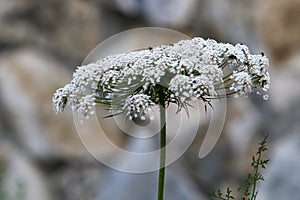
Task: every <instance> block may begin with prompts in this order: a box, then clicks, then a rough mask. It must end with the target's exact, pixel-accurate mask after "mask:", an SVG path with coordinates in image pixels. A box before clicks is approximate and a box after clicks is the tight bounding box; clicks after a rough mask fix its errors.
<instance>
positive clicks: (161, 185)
mask: <svg viewBox="0 0 300 200" xmlns="http://www.w3.org/2000/svg"><path fill="white" fill-rule="evenodd" d="M159 104H160V163H159V176H158V192H157V200H163V199H164V182H165V164H166V148H165V146H166V112H165V107H166V105H165V97H164V93H163V92H161V93H160V94H159Z"/></svg>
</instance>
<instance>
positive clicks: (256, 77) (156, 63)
mask: <svg viewBox="0 0 300 200" xmlns="http://www.w3.org/2000/svg"><path fill="white" fill-rule="evenodd" d="M268 67H269V63H268V59H267V57H266V56H264V55H263V54H258V55H252V54H250V52H249V49H248V48H247V46H245V45H241V44H237V45H235V46H234V45H231V44H224V43H217V42H216V41H214V40H211V39H208V40H204V39H202V38H199V37H196V38H194V39H192V40H183V41H180V42H178V43H176V44H171V45H163V46H159V47H155V48H149V49H145V50H140V51H132V52H129V53H123V54H117V55H112V56H108V57H106V58H104V59H101V60H99V61H97V62H96V63H91V64H88V65H84V66H80V67H78V68H77V70H76V71H75V73H74V75H73V79H72V81H71V83H70V84H68V85H66V86H65V87H64V88H61V89H58V90H57V91H56V93H55V94H54V97H53V105H54V109H55V110H56V111H57V112H58V111H63V110H64V108H65V107H66V106H70V107H71V108H72V109H74V110H76V111H78V112H80V113H81V114H82V115H83V116H85V117H88V116H89V115H91V114H93V111H92V107H93V106H94V105H96V104H104V105H108V106H110V108H111V109H112V110H117V111H121V112H123V113H125V114H126V115H127V116H128V117H129V118H130V119H132V118H136V117H137V116H139V117H141V119H144V118H145V116H146V115H147V112H148V111H149V109H150V107H151V106H153V105H155V104H159V98H160V97H159V95H161V94H163V95H165V97H164V99H165V100H166V101H168V103H177V104H178V106H179V107H180V108H182V107H185V106H186V105H188V103H189V102H190V101H194V100H196V99H201V100H203V101H204V102H209V101H210V100H211V99H214V98H224V97H227V96H235V97H239V96H246V95H248V94H249V93H251V92H252V91H254V90H257V91H258V92H259V93H262V92H267V90H268V88H269V85H270V77H269V72H268ZM221 90H222V91H223V90H225V93H220V91H221ZM159 91H163V92H159ZM264 99H266V95H265V94H264Z"/></svg>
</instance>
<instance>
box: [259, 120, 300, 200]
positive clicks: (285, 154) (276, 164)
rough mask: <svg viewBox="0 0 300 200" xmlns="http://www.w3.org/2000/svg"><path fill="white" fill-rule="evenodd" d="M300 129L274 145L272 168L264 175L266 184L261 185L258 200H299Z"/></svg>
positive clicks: (297, 127)
mask: <svg viewBox="0 0 300 200" xmlns="http://www.w3.org/2000/svg"><path fill="white" fill-rule="evenodd" d="M299 131H300V127H299V125H298V126H296V127H295V130H294V131H293V132H294V133H293V134H290V135H285V137H284V138H283V136H282V139H281V140H278V141H277V142H276V143H274V144H273V147H272V156H271V158H270V159H271V162H270V166H268V170H267V171H266V172H265V173H264V177H265V182H262V183H261V186H260V188H259V190H260V193H259V196H258V199H264V200H281V199H286V200H297V199H300V197H299V190H300V185H299V180H300V171H299V168H300V158H299V154H298V153H299V151H300V136H299Z"/></svg>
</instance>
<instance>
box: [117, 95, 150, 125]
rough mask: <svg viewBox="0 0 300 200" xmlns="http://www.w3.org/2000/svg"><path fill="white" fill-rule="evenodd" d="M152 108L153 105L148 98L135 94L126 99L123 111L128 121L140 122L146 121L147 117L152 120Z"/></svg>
mask: <svg viewBox="0 0 300 200" xmlns="http://www.w3.org/2000/svg"><path fill="white" fill-rule="evenodd" d="M152 106H154V103H153V102H152V101H151V100H150V97H149V96H147V95H145V94H136V95H133V96H131V97H129V98H128V99H126V101H125V104H124V106H123V110H124V111H125V112H126V115H128V116H129V119H134V118H140V119H141V120H146V118H147V117H149V118H150V119H151V120H152V119H153V115H152V114H151V110H152V109H151V107H152ZM149 114H150V115H149ZM148 115H149V116H148Z"/></svg>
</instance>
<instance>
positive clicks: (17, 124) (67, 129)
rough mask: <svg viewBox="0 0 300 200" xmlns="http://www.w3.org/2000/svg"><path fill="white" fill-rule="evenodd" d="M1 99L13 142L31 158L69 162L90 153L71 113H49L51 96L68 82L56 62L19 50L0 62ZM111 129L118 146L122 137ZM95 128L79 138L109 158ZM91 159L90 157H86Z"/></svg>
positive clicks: (35, 51) (33, 51) (67, 75)
mask: <svg viewBox="0 0 300 200" xmlns="http://www.w3.org/2000/svg"><path fill="white" fill-rule="evenodd" d="M0 63H1V64H0V65H1V69H0V70H1V73H0V82H1V84H0V94H1V95H0V98H1V103H2V104H3V106H4V107H5V109H6V112H7V113H8V116H3V117H5V118H9V119H6V120H7V121H9V122H10V124H11V125H12V126H13V127H12V129H13V130H10V131H11V132H15V133H16V136H17V138H16V140H17V142H18V143H20V144H22V145H23V146H24V148H25V149H26V150H27V151H28V152H29V153H30V154H31V155H33V156H35V157H37V158H40V159H49V158H51V157H52V158H53V157H65V158H72V157H74V156H88V155H89V153H88V152H87V151H86V149H85V148H84V146H83V144H82V143H81V141H80V140H79V139H78V136H77V135H76V134H77V131H76V129H75V125H74V120H73V116H72V113H71V112H70V111H67V112H66V113H62V114H59V115H57V114H56V113H55V112H54V111H53V109H52V102H51V99H52V95H53V93H54V91H55V90H56V89H57V88H59V87H62V86H63V85H64V84H65V83H66V82H67V81H68V79H70V78H71V72H68V71H66V70H65V69H64V68H63V67H62V66H61V64H60V63H59V62H57V60H55V59H53V58H52V57H50V56H48V55H46V54H44V53H43V52H42V51H40V50H38V49H22V50H19V51H16V52H13V53H10V54H6V55H5V56H4V55H3V56H2V57H1V58H0ZM108 122H109V121H107V122H106V123H105V125H106V126H108V127H110V132H111V133H112V134H111V137H112V139H113V141H115V142H116V143H117V144H118V143H119V142H121V141H123V139H121V138H122V136H121V135H118V134H113V133H119V131H118V130H117V129H116V128H113V126H112V123H110V122H109V123H108ZM97 131H98V128H97V124H94V125H90V126H88V125H87V126H85V127H84V130H83V132H84V133H85V134H83V136H82V137H84V139H85V145H86V146H88V147H89V148H90V149H92V150H94V152H101V153H102V154H106V153H107V155H110V153H111V152H110V150H109V149H107V148H106V147H107V144H103V142H102V140H99V137H98V135H99V134H98V133H99V132H97ZM88 157H89V158H90V156H88Z"/></svg>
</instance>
